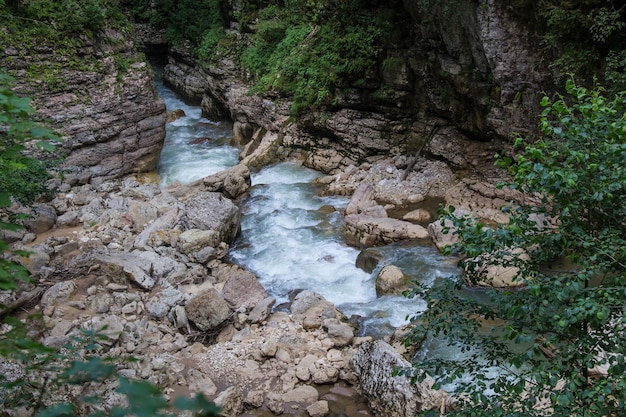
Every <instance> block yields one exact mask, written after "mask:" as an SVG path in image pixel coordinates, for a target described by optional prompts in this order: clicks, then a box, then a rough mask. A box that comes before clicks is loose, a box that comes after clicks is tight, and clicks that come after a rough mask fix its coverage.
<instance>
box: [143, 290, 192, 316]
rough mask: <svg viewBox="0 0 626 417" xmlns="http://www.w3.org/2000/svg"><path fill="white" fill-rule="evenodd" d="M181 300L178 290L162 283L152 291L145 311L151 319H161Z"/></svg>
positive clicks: (182, 297) (181, 296) (181, 295)
mask: <svg viewBox="0 0 626 417" xmlns="http://www.w3.org/2000/svg"><path fill="white" fill-rule="evenodd" d="M183 299H184V296H183V294H182V293H181V292H180V291H179V290H177V289H176V288H174V287H172V286H171V285H170V284H168V283H167V282H164V283H163V284H161V287H160V288H158V289H157V290H156V291H154V290H153V295H152V296H151V297H150V298H149V299H148V300H147V301H146V311H147V312H148V313H149V314H150V315H151V316H152V317H155V318H163V317H165V316H167V315H168V313H169V312H170V310H171V309H172V308H173V307H174V306H176V305H177V304H179V303H181V302H182V301H183Z"/></svg>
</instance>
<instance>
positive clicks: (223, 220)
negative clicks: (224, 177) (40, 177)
mask: <svg viewBox="0 0 626 417" xmlns="http://www.w3.org/2000/svg"><path fill="white" fill-rule="evenodd" d="M239 220H240V215H239V208H238V207H237V206H236V205H235V204H234V203H233V202H232V201H231V200H229V199H228V198H226V197H224V196H223V195H222V194H221V193H216V192H205V191H202V192H199V193H195V194H194V195H192V196H191V197H189V198H188V199H187V200H186V201H185V212H184V214H183V215H182V216H181V220H180V221H181V224H182V225H183V226H184V230H189V229H200V230H215V231H217V232H218V233H219V237H220V240H221V241H222V242H226V243H232V241H233V239H234V238H235V236H236V235H237V233H238V232H239Z"/></svg>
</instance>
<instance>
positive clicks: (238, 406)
mask: <svg viewBox="0 0 626 417" xmlns="http://www.w3.org/2000/svg"><path fill="white" fill-rule="evenodd" d="M214 402H215V404H216V405H218V406H220V408H221V411H220V415H221V416H223V417H236V416H238V415H239V414H241V412H242V411H243V396H242V393H241V390H239V389H238V388H237V387H228V388H226V389H225V390H224V391H222V392H220V393H219V395H218V396H217V397H216V398H215V400H214Z"/></svg>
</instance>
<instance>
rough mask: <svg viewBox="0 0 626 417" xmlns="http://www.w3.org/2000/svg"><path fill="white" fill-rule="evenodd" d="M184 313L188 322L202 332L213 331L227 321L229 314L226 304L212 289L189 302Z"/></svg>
mask: <svg viewBox="0 0 626 417" xmlns="http://www.w3.org/2000/svg"><path fill="white" fill-rule="evenodd" d="M185 311H186V312H187V317H188V318H189V320H191V321H192V322H193V323H194V324H195V325H196V326H197V327H198V328H199V329H200V330H202V331H208V330H211V329H214V328H215V327H217V326H219V325H220V324H222V323H223V322H224V321H225V320H226V319H228V318H229V317H230V314H231V311H230V309H229V308H228V304H227V303H226V301H224V298H223V297H222V296H221V295H220V293H219V292H218V291H217V290H216V289H214V288H211V289H209V290H207V291H204V292H202V293H200V294H198V295H197V296H195V297H194V298H192V299H191V300H189V302H188V303H187V305H186V306H185Z"/></svg>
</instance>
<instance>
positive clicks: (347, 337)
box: [324, 319, 354, 348]
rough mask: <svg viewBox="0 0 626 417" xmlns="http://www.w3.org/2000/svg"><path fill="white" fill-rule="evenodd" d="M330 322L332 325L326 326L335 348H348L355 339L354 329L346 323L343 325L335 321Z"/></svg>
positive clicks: (325, 324)
mask: <svg viewBox="0 0 626 417" xmlns="http://www.w3.org/2000/svg"><path fill="white" fill-rule="evenodd" d="M329 321H330V322H331V323H328V324H327V323H324V326H325V327H326V331H327V332H328V337H330V339H331V340H332V341H333V344H334V346H335V347H337V348H342V347H345V346H348V345H349V344H350V343H351V342H352V339H354V329H352V327H351V326H350V325H348V324H346V323H341V322H338V321H336V320H333V319H331V320H329Z"/></svg>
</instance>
